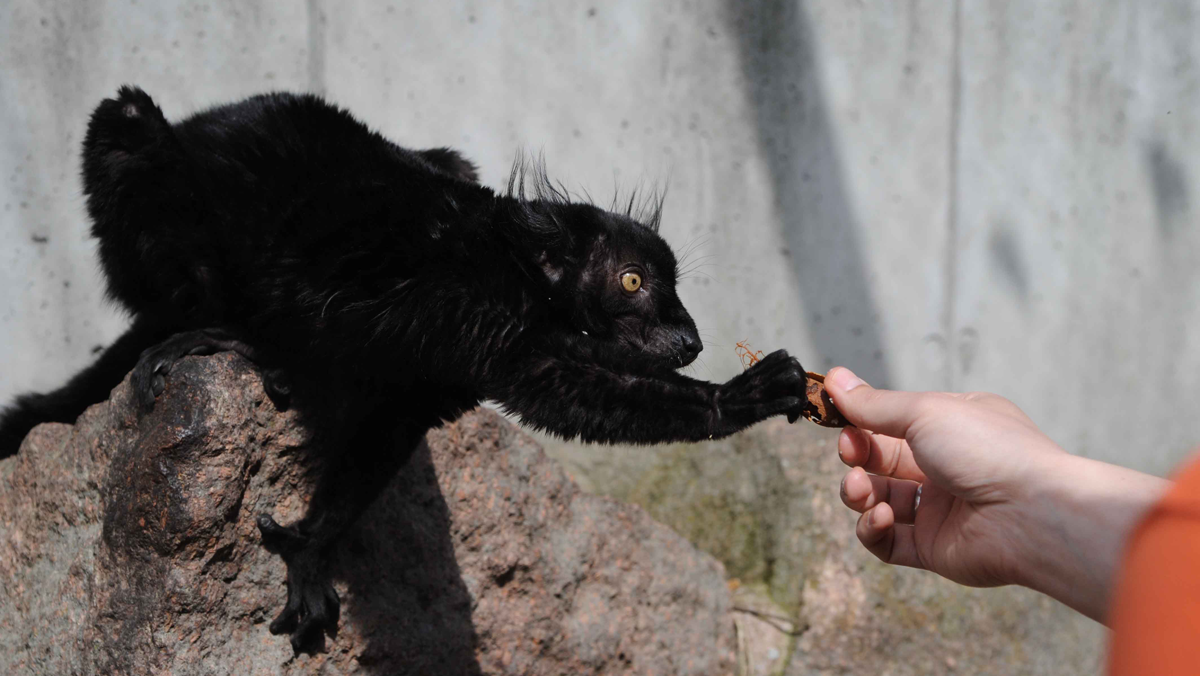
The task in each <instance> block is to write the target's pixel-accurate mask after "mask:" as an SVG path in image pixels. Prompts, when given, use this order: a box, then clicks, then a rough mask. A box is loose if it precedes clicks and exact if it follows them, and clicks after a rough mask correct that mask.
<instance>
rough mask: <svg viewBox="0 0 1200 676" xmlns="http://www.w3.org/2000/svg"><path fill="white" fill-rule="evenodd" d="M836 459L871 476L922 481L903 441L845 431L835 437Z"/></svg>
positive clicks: (858, 430) (861, 431) (910, 450)
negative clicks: (836, 445)
mask: <svg viewBox="0 0 1200 676" xmlns="http://www.w3.org/2000/svg"><path fill="white" fill-rule="evenodd" d="M838 457H840V458H841V459H842V462H844V463H846V464H847V465H848V466H850V467H861V468H863V469H865V470H866V471H868V472H870V473H871V474H878V475H880V476H890V477H893V478H896V479H906V480H908V481H925V473H924V472H922V471H921V468H920V467H918V466H917V461H916V460H915V459H913V454H912V449H910V448H909V447H908V442H907V441H905V440H903V439H895V438H893V437H889V436H885V435H883V434H872V433H871V432H868V431H866V430H860V429H858V428H857V427H846V428H844V429H842V433H841V434H840V435H838Z"/></svg>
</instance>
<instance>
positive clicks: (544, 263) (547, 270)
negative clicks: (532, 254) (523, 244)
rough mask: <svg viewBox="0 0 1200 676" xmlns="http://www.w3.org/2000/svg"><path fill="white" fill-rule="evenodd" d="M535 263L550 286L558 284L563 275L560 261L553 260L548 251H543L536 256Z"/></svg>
mask: <svg viewBox="0 0 1200 676" xmlns="http://www.w3.org/2000/svg"><path fill="white" fill-rule="evenodd" d="M537 264H538V268H540V269H541V271H542V275H544V276H545V278H546V281H547V282H548V283H549V284H550V286H558V283H559V282H560V281H562V277H563V264H562V262H561V261H557V260H553V259H552V258H551V257H550V254H549V253H548V252H546V251H543V252H542V253H541V255H539V256H538V260H537Z"/></svg>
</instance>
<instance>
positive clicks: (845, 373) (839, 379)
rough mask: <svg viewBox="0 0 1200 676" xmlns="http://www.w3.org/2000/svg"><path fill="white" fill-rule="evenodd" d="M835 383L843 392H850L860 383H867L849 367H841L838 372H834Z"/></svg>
mask: <svg viewBox="0 0 1200 676" xmlns="http://www.w3.org/2000/svg"><path fill="white" fill-rule="evenodd" d="M833 385H834V387H837V388H838V389H840V390H842V391H843V392H849V391H850V390H853V389H854V388H856V387H858V386H859V385H866V383H864V382H863V380H862V378H859V377H858V376H856V375H854V372H853V371H851V370H850V369H848V368H844V367H843V368H840V369H838V370H837V373H834V374H833Z"/></svg>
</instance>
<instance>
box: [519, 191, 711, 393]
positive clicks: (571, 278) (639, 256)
mask: <svg viewBox="0 0 1200 676" xmlns="http://www.w3.org/2000/svg"><path fill="white" fill-rule="evenodd" d="M514 176H516V173H514ZM534 178H535V183H534V189H535V194H536V196H537V198H536V199H532V200H525V199H520V200H519V202H518V204H519V205H520V206H519V207H518V214H519V216H518V217H519V218H520V219H521V220H523V221H526V222H524V223H522V224H521V225H522V227H521V229H522V230H525V243H526V244H534V246H532V247H528V246H526V247H522V248H523V249H525V251H526V252H527V256H528V258H527V259H526V260H527V261H528V263H530V264H529V265H528V266H527V269H529V270H530V271H531V273H532V275H533V276H534V277H535V279H537V280H538V281H539V282H540V283H541V284H544V287H543V289H544V291H545V294H546V296H547V298H548V300H549V303H550V306H551V314H552V318H553V320H554V323H555V324H556V325H557V330H559V331H560V332H561V334H562V336H561V337H562V338H564V339H565V340H567V341H570V342H572V343H574V344H575V345H576V346H577V347H578V348H579V350H581V351H585V352H586V353H587V354H588V355H589V356H590V357H591V358H592V359H596V360H598V361H601V362H604V363H607V364H609V365H611V366H614V367H616V368H618V369H620V370H627V369H636V370H659V369H676V368H681V367H683V366H687V365H688V364H690V363H692V362H693V361H695V359H696V356H697V355H699V353H700V351H701V350H702V349H703V344H702V342H701V340H700V336H699V334H698V333H697V332H696V324H695V322H693V321H692V318H691V316H690V315H689V314H688V312H687V310H686V309H684V307H683V303H681V302H680V300H679V295H678V294H677V293H676V289H675V285H676V277H677V274H678V269H677V261H676V259H675V254H674V253H673V252H672V251H671V247H670V246H669V245H668V244H667V242H666V241H665V240H664V239H663V238H662V237H661V236H659V234H658V220H659V219H658V215H659V206H660V205H659V203H658V202H657V201H655V203H653V204H652V205H651V207H650V208H648V209H642V210H641V211H642V212H643V213H641V214H635V213H634V212H635V211H638V210H637V209H635V208H633V202H632V201H631V202H630V206H629V207H627V208H625V209H624V210H623V212H622V210H605V209H601V208H599V207H596V206H594V205H591V204H586V203H578V202H572V201H570V199H568V197H567V194H566V192H565V191H563V190H561V189H558V188H556V187H555V186H553V185H552V184H550V183H549V182H548V181H547V180H545V177H544V174H543V173H541V172H536V175H535V177H534ZM515 180H516V179H513V181H515ZM514 192H515V190H514V187H513V185H512V181H510V196H511V195H512V194H514ZM522 192H523V191H522Z"/></svg>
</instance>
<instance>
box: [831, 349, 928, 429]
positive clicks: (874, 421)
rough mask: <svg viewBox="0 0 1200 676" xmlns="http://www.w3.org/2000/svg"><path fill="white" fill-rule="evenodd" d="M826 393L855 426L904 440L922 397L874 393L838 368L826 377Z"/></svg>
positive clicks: (856, 377)
mask: <svg viewBox="0 0 1200 676" xmlns="http://www.w3.org/2000/svg"><path fill="white" fill-rule="evenodd" d="M825 391H827V392H828V393H829V397H830V398H831V399H833V404H834V405H835V406H837V408H838V410H839V411H841V412H842V415H844V416H846V419H847V420H849V421H850V422H851V423H852V424H853V425H854V426H855V427H857V428H859V429H863V430H869V431H871V432H877V433H879V434H886V435H887V436H889V437H895V438H897V439H904V438H905V437H906V436H907V434H908V428H909V426H910V425H912V424H913V422H915V421H916V419H917V416H918V414H919V413H920V410H921V408H922V407H921V405H920V404H921V401H922V397H923V395H922V394H919V393H916V392H897V391H893V390H877V389H875V388H873V387H871V386H870V385H868V384H866V383H865V382H864V381H863V380H862V379H861V378H859V377H858V376H856V375H854V372H852V371H851V370H850V369H848V368H844V367H841V366H838V367H836V368H834V369H833V370H831V371H830V372H829V375H827V376H825Z"/></svg>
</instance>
